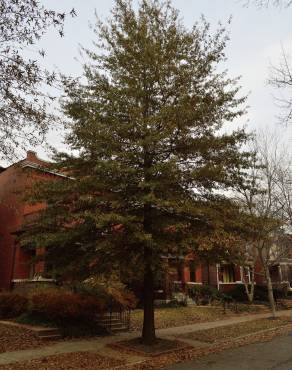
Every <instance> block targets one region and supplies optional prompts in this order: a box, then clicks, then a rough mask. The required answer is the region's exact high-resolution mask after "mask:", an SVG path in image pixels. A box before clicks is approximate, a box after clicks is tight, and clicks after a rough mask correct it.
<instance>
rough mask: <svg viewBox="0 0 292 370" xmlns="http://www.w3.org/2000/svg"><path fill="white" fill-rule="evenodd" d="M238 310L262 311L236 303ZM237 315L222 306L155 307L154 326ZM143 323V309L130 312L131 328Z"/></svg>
mask: <svg viewBox="0 0 292 370" xmlns="http://www.w3.org/2000/svg"><path fill="white" fill-rule="evenodd" d="M238 311H239V313H240V314H242V313H259V312H263V308H262V307H261V306H249V305H243V304H240V305H238ZM235 315H238V313H236V312H235V311H234V310H228V309H227V310H226V313H225V314H224V310H223V308H222V306H204V307H202V306H199V307H198V306H188V307H176V308H157V309H156V310H155V327H156V329H164V328H170V327H175V326H183V325H189V324H197V323H199V322H207V321H216V320H224V319H227V318H228V317H231V316H235ZM142 325H143V310H135V311H133V312H132V314H131V329H132V330H141V329H142Z"/></svg>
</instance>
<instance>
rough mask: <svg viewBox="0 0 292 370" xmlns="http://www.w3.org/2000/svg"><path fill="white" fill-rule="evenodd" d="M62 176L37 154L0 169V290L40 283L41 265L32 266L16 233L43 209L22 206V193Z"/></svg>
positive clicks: (39, 206)
mask: <svg viewBox="0 0 292 370" xmlns="http://www.w3.org/2000/svg"><path fill="white" fill-rule="evenodd" d="M60 176H61V177H62V176H63V175H61V174H57V173H54V172H52V171H50V164H49V163H48V162H45V161H43V160H41V159H39V158H38V157H37V155H36V153H34V152H32V151H28V152H27V157H26V158H25V159H24V160H21V161H19V162H18V163H15V164H13V165H11V166H9V167H7V168H1V169H0V289H11V288H13V287H15V286H16V285H17V284H21V283H23V282H34V281H37V280H38V279H42V275H43V273H44V269H45V266H44V264H43V262H38V263H35V264H34V263H32V257H33V252H28V251H25V250H23V249H22V248H21V247H20V246H19V245H18V243H17V233H18V232H19V230H20V229H21V226H22V224H23V222H24V221H25V220H29V219H30V218H31V217H34V215H35V214H36V213H37V212H38V211H39V210H41V209H42V208H44V207H45V204H40V203H39V204H35V205H29V204H27V203H25V202H24V200H23V197H24V195H25V191H26V190H27V189H29V187H31V185H32V184H33V183H34V182H36V181H39V180H41V181H52V180H55V179H57V178H58V177H60Z"/></svg>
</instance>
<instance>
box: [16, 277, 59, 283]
mask: <svg viewBox="0 0 292 370" xmlns="http://www.w3.org/2000/svg"><path fill="white" fill-rule="evenodd" d="M11 281H12V283H37V282H39V281H41V282H55V281H56V280H55V279H45V278H33V279H13V280H11Z"/></svg>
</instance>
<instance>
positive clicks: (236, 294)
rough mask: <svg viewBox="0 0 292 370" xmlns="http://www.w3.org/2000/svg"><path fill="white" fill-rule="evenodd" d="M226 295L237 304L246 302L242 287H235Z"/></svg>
mask: <svg viewBox="0 0 292 370" xmlns="http://www.w3.org/2000/svg"><path fill="white" fill-rule="evenodd" d="M228 295H230V297H232V298H233V299H234V300H235V301H237V302H246V301H248V298H247V295H246V291H245V287H244V285H236V287H235V288H234V289H232V290H231V291H230V292H228Z"/></svg>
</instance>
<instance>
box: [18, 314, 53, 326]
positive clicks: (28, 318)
mask: <svg viewBox="0 0 292 370" xmlns="http://www.w3.org/2000/svg"><path fill="white" fill-rule="evenodd" d="M14 321H15V322H18V323H19V324H25V325H32V326H34V325H35V326H44V327H52V328H53V327H54V326H56V323H55V322H54V321H52V320H49V319H47V318H44V316H43V315H39V316H38V315H36V314H32V313H31V312H24V313H23V314H21V315H20V316H18V317H17V318H16V319H15V320H14Z"/></svg>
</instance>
